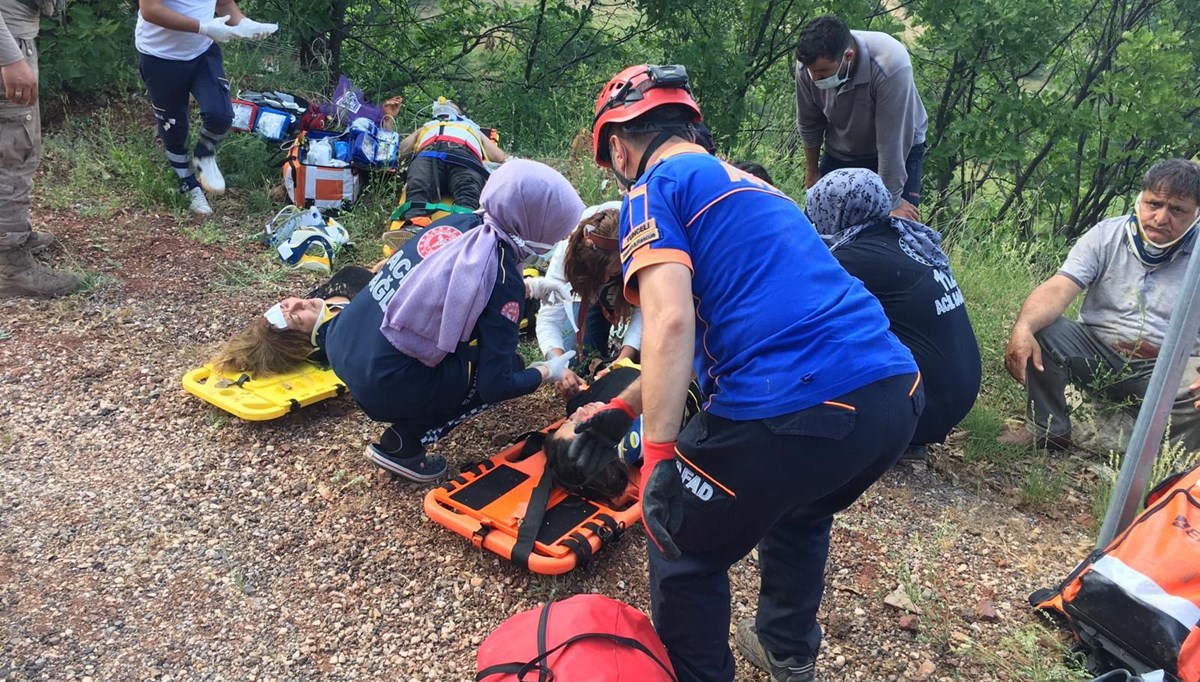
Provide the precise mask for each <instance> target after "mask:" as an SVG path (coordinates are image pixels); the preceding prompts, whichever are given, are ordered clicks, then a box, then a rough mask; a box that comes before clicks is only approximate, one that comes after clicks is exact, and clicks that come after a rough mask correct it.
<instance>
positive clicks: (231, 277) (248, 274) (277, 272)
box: [212, 262, 288, 293]
mask: <svg viewBox="0 0 1200 682" xmlns="http://www.w3.org/2000/svg"><path fill="white" fill-rule="evenodd" d="M217 271H218V272H217V274H218V276H217V277H216V279H214V280H213V283H212V286H213V288H214V289H216V290H218V291H221V292H226V293H228V292H236V291H244V290H246V289H249V290H252V291H262V290H263V289H268V290H269V289H279V288H281V287H280V285H282V284H283V283H284V282H286V281H287V279H288V272H287V270H283V269H280V268H276V267H271V266H267V267H263V265H262V264H255V263H242V262H235V263H221V264H220V265H218V266H217Z"/></svg>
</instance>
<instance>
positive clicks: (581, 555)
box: [562, 531, 592, 568]
mask: <svg viewBox="0 0 1200 682" xmlns="http://www.w3.org/2000/svg"><path fill="white" fill-rule="evenodd" d="M562 544H563V546H564V547H566V548H567V549H569V550H571V553H572V554H574V555H575V567H576V568H585V567H586V566H587V565H588V564H590V563H592V543H590V542H588V539H587V538H586V537H584V535H583V533H580V532H579V531H575V532H574V533H571V535H570V536H569V537H566V538H563V541H562Z"/></svg>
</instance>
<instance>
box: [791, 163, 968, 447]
mask: <svg viewBox="0 0 1200 682" xmlns="http://www.w3.org/2000/svg"><path fill="white" fill-rule="evenodd" d="M890 205H891V198H890V196H889V194H888V191H887V187H886V186H885V185H884V184H883V180H882V179H881V178H880V177H879V176H878V175H876V174H875V173H873V172H871V171H869V170H867V169H865V168H846V169H841V170H835V171H833V172H831V173H828V174H826V175H825V176H824V177H822V178H821V179H820V180H819V181H817V184H815V185H813V186H812V188H810V189H809V190H808V199H807V201H806V202H805V205H804V212H805V214H807V215H808V219H809V220H810V221H812V224H813V227H815V228H817V233H818V234H820V235H821V238H822V239H824V240H825V243H826V244H827V245H828V246H829V250H830V251H831V252H832V253H833V257H834V258H836V259H837V260H838V262H839V263H841V264H842V267H844V268H846V272H848V273H850V274H851V275H853V276H854V277H857V278H858V279H860V280H862V283H863V284H864V285H865V286H866V287H867V291H869V292H871V293H872V294H873V295H874V296H875V298H878V299H879V302H880V303H881V304H882V305H883V312H884V313H886V314H887V316H888V320H890V321H891V324H892V333H893V334H895V335H896V336H897V337H898V338H899V339H900V341H901V342H902V343H903V344H904V345H905V346H907V347H908V349H909V350H910V351H912V354H913V359H914V360H916V361H917V367H918V368H920V370H921V380H922V381H923V382H924V386H925V411H924V412H922V413H921V418H920V419H919V420H918V421H917V431H916V433H914V434H913V440H912V445H911V446H910V447H909V449H908V450H907V451H906V452H905V454H904V456H905V458H906V459H921V458H923V457H924V456H925V452H926V445H927V444H929V443H941V442H942V441H944V440H946V436H947V435H948V434H949V433H950V429H952V428H954V426H955V425H956V424H958V423H959V422H960V421H962V419H963V417H965V416H967V413H968V412H970V411H971V406H972V405H974V404H975V398H976V397H977V396H978V395H979V382H980V378H981V375H982V363H981V361H980V358H979V344H978V342H976V340H975V330H974V329H972V328H971V318H970V317H968V316H967V307H966V304H965V301H964V300H963V295H962V290H960V289H959V288H958V282H957V281H955V279H954V273H953V272H951V270H950V259H949V258H947V257H946V254H945V252H943V251H942V249H941V246H939V244H940V243H941V241H942V235H940V234H938V233H937V232H936V231H934V230H933V229H932V228H930V227H929V226H928V225H923V224H921V223H918V222H914V221H911V220H906V219H904V218H897V217H895V216H889V215H888V212H889V206H890Z"/></svg>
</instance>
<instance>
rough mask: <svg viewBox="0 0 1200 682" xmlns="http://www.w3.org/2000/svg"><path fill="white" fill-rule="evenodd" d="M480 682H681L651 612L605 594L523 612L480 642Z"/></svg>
mask: <svg viewBox="0 0 1200 682" xmlns="http://www.w3.org/2000/svg"><path fill="white" fill-rule="evenodd" d="M476 671H477V672H476V674H475V682H532V681H549V680H559V681H560V682H578V681H580V680H587V681H588V682H676V677H675V670H674V668H672V667H671V661H670V659H668V658H667V649H666V647H665V646H663V643H662V640H660V639H659V638H658V633H657V632H655V631H654V626H653V625H651V624H650V619H649V618H646V616H645V614H643V613H642V612H641V611H638V610H637V609H635V608H633V607H632V606H630V605H628V604H624V603H622V602H619V601H617V600H615V599H610V598H608V597H605V596H604V595H601V594H577V595H575V596H574V597H569V598H567V599H564V600H562V601H557V602H550V603H549V604H546V605H545V606H543V607H541V608H536V609H530V610H529V611H523V612H521V613H518V614H517V615H515V616H513V617H512V618H509V619H508V620H506V621H504V622H503V623H501V624H500V627H498V628H496V630H495V631H494V632H492V634H490V635H488V637H487V639H485V640H483V644H481V645H479V655H478V657H477V664H476Z"/></svg>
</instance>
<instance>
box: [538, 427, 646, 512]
mask: <svg viewBox="0 0 1200 682" xmlns="http://www.w3.org/2000/svg"><path fill="white" fill-rule="evenodd" d="M573 439H574V435H573V434H572V435H567V433H566V432H565V431H563V429H561V428H560V429H558V430H556V431H555V432H553V433H551V434H550V435H549V436H548V437H547V438H546V442H545V443H543V444H542V452H543V453H545V455H546V467H547V468H548V469H549V470H550V473H551V475H553V476H554V481H555V482H556V483H558V485H560V486H562V487H563V488H564V489H565V490H567V491H568V492H572V493H575V494H576V495H579V496H581V497H585V498H587V499H590V500H601V501H616V500H618V499H619V498H620V497H621V496H623V495H624V494H625V489H626V487H627V486H628V484H629V469H628V467H627V466H626V465H625V463H624V462H622V461H621V458H620V457H618V456H617V449H616V448H613V449H612V450H610V451H609V452H607V453H606V454H605V456H604V457H603V458H602V459H599V460H595V461H583V460H580V461H576V459H575V458H572V457H571V453H570V448H571V441H572V440H573Z"/></svg>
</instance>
